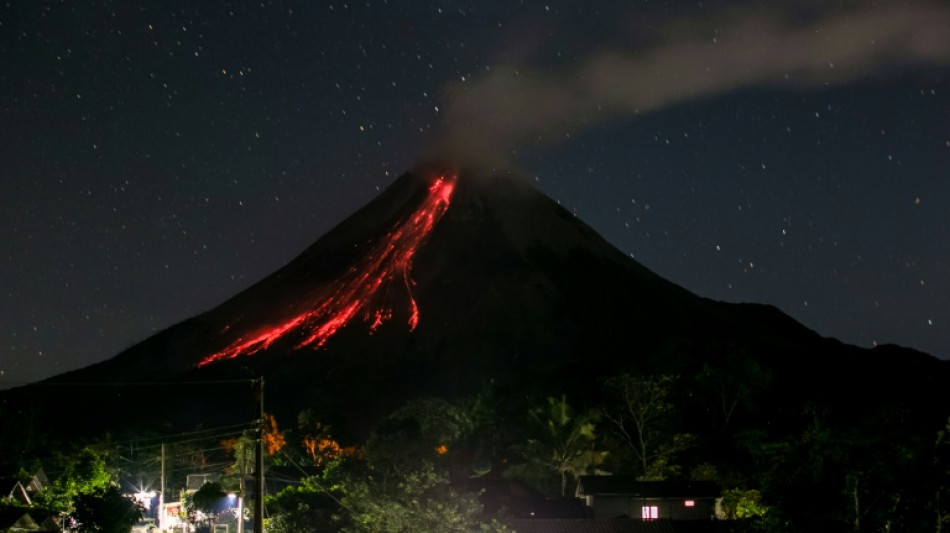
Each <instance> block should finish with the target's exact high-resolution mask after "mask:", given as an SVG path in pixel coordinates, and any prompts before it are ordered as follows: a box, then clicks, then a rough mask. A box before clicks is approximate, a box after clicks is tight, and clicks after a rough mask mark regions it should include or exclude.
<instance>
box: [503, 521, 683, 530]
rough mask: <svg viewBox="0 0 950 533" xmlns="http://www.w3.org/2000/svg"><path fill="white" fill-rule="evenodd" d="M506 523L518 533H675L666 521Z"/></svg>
mask: <svg viewBox="0 0 950 533" xmlns="http://www.w3.org/2000/svg"><path fill="white" fill-rule="evenodd" d="M507 523H508V526H509V527H510V528H511V529H513V530H515V531H517V532H518V533H676V530H675V529H673V525H672V524H670V522H669V521H667V520H650V521H646V522H644V521H642V520H629V519H611V520H591V519H524V520H508V522H507Z"/></svg>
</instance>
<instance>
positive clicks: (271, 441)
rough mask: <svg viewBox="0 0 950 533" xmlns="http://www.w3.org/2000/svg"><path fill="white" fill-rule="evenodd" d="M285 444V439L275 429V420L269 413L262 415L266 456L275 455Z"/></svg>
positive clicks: (278, 430) (278, 429) (277, 429)
mask: <svg viewBox="0 0 950 533" xmlns="http://www.w3.org/2000/svg"><path fill="white" fill-rule="evenodd" d="M286 444H287V438H286V437H285V436H284V434H283V433H281V432H280V428H278V427H277V419H276V418H274V415H272V414H270V413H264V450H266V451H267V453H268V455H271V456H274V455H277V452H279V451H280V450H281V448H283V447H284V446H285V445H286Z"/></svg>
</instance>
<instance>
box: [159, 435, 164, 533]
mask: <svg viewBox="0 0 950 533" xmlns="http://www.w3.org/2000/svg"><path fill="white" fill-rule="evenodd" d="M161 478H162V481H161V485H162V489H161V490H162V491H161V492H159V493H158V530H159V531H165V443H164V442H163V443H162V475H161Z"/></svg>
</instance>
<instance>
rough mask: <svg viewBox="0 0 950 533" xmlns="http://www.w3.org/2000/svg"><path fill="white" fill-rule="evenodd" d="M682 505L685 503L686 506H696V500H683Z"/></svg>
mask: <svg viewBox="0 0 950 533" xmlns="http://www.w3.org/2000/svg"><path fill="white" fill-rule="evenodd" d="M683 505H685V506H686V507H696V501H695V500H686V501H685V502H683Z"/></svg>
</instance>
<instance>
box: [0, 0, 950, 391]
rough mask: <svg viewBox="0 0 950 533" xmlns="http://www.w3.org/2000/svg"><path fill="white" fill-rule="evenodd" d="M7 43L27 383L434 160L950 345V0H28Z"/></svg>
mask: <svg viewBox="0 0 950 533" xmlns="http://www.w3.org/2000/svg"><path fill="white" fill-rule="evenodd" d="M761 4H766V5H765V6H763V5H761ZM0 58H2V60H0V173H2V177H0V201H2V209H0V230H2V239H0V387H9V386H12V385H14V384H17V383H22V382H27V381H33V380H36V379H40V378H44V377H48V376H51V375H54V374H57V373H60V372H64V371H67V370H71V369H74V368H78V367H82V366H86V365H89V364H91V363H94V362H97V361H101V360H104V359H107V358H110V357H112V356H114V355H116V354H117V353H118V352H119V351H120V350H122V349H124V348H126V347H128V346H131V345H132V344H135V343H136V342H139V341H141V340H144V339H145V338H147V337H148V336H150V335H152V334H154V333H156V332H158V331H160V330H162V329H164V328H166V327H168V326H170V325H172V324H174V323H176V322H179V321H181V320H184V319H186V318H188V317H191V316H193V315H195V314H198V313H200V312H203V311H206V310H208V309H210V308H212V307H213V306H215V305H217V304H219V303H221V302H223V301H224V300H225V299H227V298H229V297H230V296H233V295H235V294H236V293H238V292H239V291H241V290H242V289H244V288H246V287H248V286H249V285H250V284H252V283H254V282H256V281H257V280H259V279H261V278H263V277H264V276H266V275H268V274H270V273H271V272H273V271H274V270H276V269H278V268H280V267H281V266H282V265H283V264H285V263H286V262H288V261H289V260H291V259H292V258H293V257H294V256H296V255H297V254H298V253H299V252H301V251H302V250H303V249H304V248H306V247H307V246H308V245H310V244H311V243H313V242H314V241H315V240H316V239H317V238H319V237H320V236H321V235H323V234H324V233H326V232H327V231H328V230H330V229H331V228H332V227H333V226H334V225H335V224H337V223H338V222H340V221H341V220H343V219H344V218H345V217H346V216H348V215H349V214H351V213H352V212H353V211H355V210H356V209H357V208H359V207H360V206H362V205H363V204H365V203H366V202H368V201H369V200H371V199H372V198H374V197H375V196H376V195H377V194H378V193H379V191H380V190H382V189H383V188H385V187H386V186H387V185H389V184H390V183H392V181H393V180H394V179H395V178H397V177H398V176H399V175H401V174H403V173H404V172H406V171H407V170H409V169H410V168H411V167H412V166H413V165H414V164H415V163H416V162H417V161H418V160H419V158H420V157H423V156H429V155H432V154H439V155H446V154H448V155H449V156H451V157H453V158H455V159H457V160H459V161H477V162H478V163H479V164H482V165H487V166H492V165H497V166H499V167H500V166H515V167H517V168H518V169H520V171H521V172H522V173H523V174H524V175H525V176H526V177H527V178H528V179H530V180H532V181H535V182H536V184H537V186H538V187H539V188H540V189H541V190H542V191H544V192H545V193H546V194H548V195H549V196H551V197H552V198H554V199H555V200H557V201H559V202H560V203H561V205H563V206H564V207H566V208H567V209H569V210H570V211H572V212H573V213H575V214H576V216H577V217H578V218H580V219H581V220H583V221H585V222H587V223H588V224H590V225H591V226H593V227H594V229H596V230H597V231H598V232H600V233H601V234H602V235H604V236H605V237H606V238H607V239H608V240H609V241H610V242H612V243H613V244H615V245H616V246H617V247H618V248H619V249H620V250H622V251H623V252H624V253H627V254H629V255H630V256H631V257H633V258H635V259H636V260H637V261H639V262H641V263H642V264H644V265H645V266H647V267H648V268H650V269H652V270H654V271H655V272H657V273H658V274H660V275H661V276H663V277H665V278H667V279H669V280H671V281H673V282H675V283H677V284H679V285H682V286H683V287H685V288H687V289H689V290H691V291H693V292H695V293H696V294H699V295H701V296H705V297H709V298H713V299H718V300H726V301H732V302H760V303H768V304H772V305H775V306H777V307H779V308H780V309H782V310H783V311H785V312H786V313H788V314H790V315H791V316H793V317H794V318H795V319H797V320H799V321H801V322H802V323H803V324H805V325H806V326H808V327H810V328H812V329H814V330H815V331H817V332H818V333H820V334H822V335H825V336H831V337H836V338H839V339H841V340H843V341H845V342H849V343H854V344H857V345H860V346H865V347H870V346H873V345H874V344H875V343H877V344H883V343H897V344H901V345H904V346H909V347H913V348H916V349H919V350H922V351H925V352H928V353H931V354H933V355H936V356H938V357H941V358H950V334H948V333H947V331H948V330H947V325H948V324H950V304H948V302H950V276H948V269H950V120H948V119H950V8H948V7H941V3H925V2H892V3H888V2H877V3H875V4H874V5H873V6H872V3H871V2H857V1H856V2H829V1H826V0H815V1H802V0H794V1H792V0H788V1H785V2H782V1H774V2H764V3H761V2H736V1H732V2H696V1H693V2H682V3H678V2H673V1H669V2H653V1H652V0H637V1H617V2H607V1H604V2H598V1H584V2H580V1H574V2H555V1H551V2H518V1H514V0H505V1H495V0H492V1H487V0H486V1H478V2H460V1H443V2H424V1H412V0H406V1H396V0H390V1H388V2H385V1H376V0H373V1H369V2H366V1H358V2H349V3H348V2H333V3H328V2H315V1H309V2H293V1H286V2H269V1H265V2H256V1H255V2H250V1H247V2H239V1H231V2H228V1H220V0H219V1H205V0H202V1H194V0H188V1H175V0H166V1H162V2H158V1H152V0H143V1H136V2H127V1H118V0H117V1H114V2H113V1H103V0H90V1H84V2H78V1H65V2H53V1H44V0H13V1H12V2H5V3H3V4H0Z"/></svg>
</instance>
